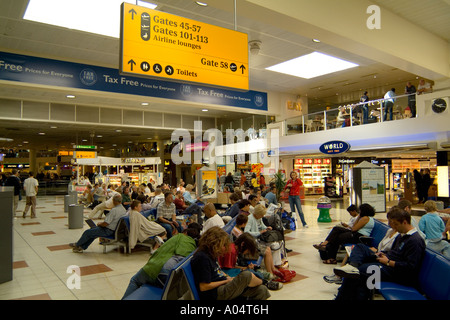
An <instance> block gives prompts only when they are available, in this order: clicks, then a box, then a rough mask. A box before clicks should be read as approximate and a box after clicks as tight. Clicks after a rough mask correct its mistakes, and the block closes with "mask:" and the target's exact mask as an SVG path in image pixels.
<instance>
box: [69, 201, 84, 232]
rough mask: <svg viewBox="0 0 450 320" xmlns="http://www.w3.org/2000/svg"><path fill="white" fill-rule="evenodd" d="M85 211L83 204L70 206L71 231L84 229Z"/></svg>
mask: <svg viewBox="0 0 450 320" xmlns="http://www.w3.org/2000/svg"><path fill="white" fill-rule="evenodd" d="M83 211H84V206H83V205H82V204H71V205H69V229H81V228H83V220H84V219H83Z"/></svg>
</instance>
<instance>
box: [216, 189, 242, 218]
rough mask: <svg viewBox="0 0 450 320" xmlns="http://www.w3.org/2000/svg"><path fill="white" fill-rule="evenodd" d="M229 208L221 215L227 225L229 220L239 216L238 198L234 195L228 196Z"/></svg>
mask: <svg viewBox="0 0 450 320" xmlns="http://www.w3.org/2000/svg"><path fill="white" fill-rule="evenodd" d="M230 202H231V206H230V207H229V208H228V209H227V210H226V211H225V213H223V214H221V215H220V216H221V217H222V219H223V221H224V222H226V223H228V222H229V221H230V220H231V219H233V218H234V217H236V216H237V215H238V214H239V197H238V195H237V194H236V193H232V194H231V195H230Z"/></svg>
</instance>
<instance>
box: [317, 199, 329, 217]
mask: <svg viewBox="0 0 450 320" xmlns="http://www.w3.org/2000/svg"><path fill="white" fill-rule="evenodd" d="M317 209H319V218H317V222H331V217H330V209H331V200H330V198H328V197H321V198H319V201H318V203H317Z"/></svg>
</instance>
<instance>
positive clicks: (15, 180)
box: [5, 169, 21, 216]
mask: <svg viewBox="0 0 450 320" xmlns="http://www.w3.org/2000/svg"><path fill="white" fill-rule="evenodd" d="M5 186H9V187H14V216H16V211H17V207H18V205H19V198H20V187H21V183H20V178H19V171H17V169H12V172H11V175H10V176H9V177H8V179H7V180H6V183H5Z"/></svg>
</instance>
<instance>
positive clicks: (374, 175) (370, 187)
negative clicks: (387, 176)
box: [361, 168, 386, 212]
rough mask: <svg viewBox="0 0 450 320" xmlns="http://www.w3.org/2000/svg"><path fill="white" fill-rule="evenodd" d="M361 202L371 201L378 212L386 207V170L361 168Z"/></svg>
mask: <svg viewBox="0 0 450 320" xmlns="http://www.w3.org/2000/svg"><path fill="white" fill-rule="evenodd" d="M361 185H362V192H361V203H369V204H370V205H372V206H373V207H374V208H375V211H376V212H380V211H384V209H385V207H386V197H385V180H384V170H382V169H380V168H376V169H369V168H367V169H361Z"/></svg>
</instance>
